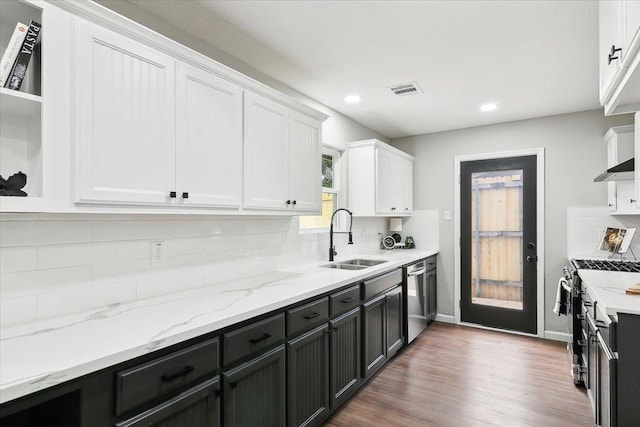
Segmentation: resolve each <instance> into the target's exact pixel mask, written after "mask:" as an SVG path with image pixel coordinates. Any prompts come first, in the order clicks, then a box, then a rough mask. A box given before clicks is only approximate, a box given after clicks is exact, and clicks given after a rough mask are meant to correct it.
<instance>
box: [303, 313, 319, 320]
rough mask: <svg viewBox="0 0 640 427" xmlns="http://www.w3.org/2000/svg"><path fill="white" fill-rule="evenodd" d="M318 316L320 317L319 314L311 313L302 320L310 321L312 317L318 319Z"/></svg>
mask: <svg viewBox="0 0 640 427" xmlns="http://www.w3.org/2000/svg"><path fill="white" fill-rule="evenodd" d="M318 316H320V313H311V314H308V315H306V316H304V318H305V319H307V320H311V319H313V318H314V317H318Z"/></svg>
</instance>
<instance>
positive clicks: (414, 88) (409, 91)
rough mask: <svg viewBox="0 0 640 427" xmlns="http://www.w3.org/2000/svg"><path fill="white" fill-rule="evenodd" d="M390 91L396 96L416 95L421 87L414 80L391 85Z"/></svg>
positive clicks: (420, 91)
mask: <svg viewBox="0 0 640 427" xmlns="http://www.w3.org/2000/svg"><path fill="white" fill-rule="evenodd" d="M389 89H391V92H393V93H394V95H397V96H407V95H416V94H418V93H422V89H420V86H418V83H416V82H409V83H402V84H399V85H394V86H391V87H390V88H389Z"/></svg>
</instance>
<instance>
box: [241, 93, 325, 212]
mask: <svg viewBox="0 0 640 427" xmlns="http://www.w3.org/2000/svg"><path fill="white" fill-rule="evenodd" d="M244 111H245V123H244V130H245V135H244V206H245V207H246V208H256V209H278V210H279V209H282V210H285V209H287V208H288V207H289V206H290V204H289V205H287V203H286V201H287V200H288V193H289V178H288V174H289V161H288V157H287V156H288V155H289V153H288V131H289V126H288V110H287V108H285V107H284V106H283V105H281V104H278V103H276V102H274V101H271V100H269V99H267V98H265V97H263V96H260V95H258V94H255V93H251V92H245V105H244ZM318 158H319V157H318ZM317 162H319V160H318V159H316V163H317Z"/></svg>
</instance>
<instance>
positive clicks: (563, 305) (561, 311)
mask: <svg viewBox="0 0 640 427" xmlns="http://www.w3.org/2000/svg"><path fill="white" fill-rule="evenodd" d="M568 286H569V285H568V284H567V279H565V278H564V277H561V278H560V280H558V291H557V292H556V305H555V306H554V307H553V312H554V313H555V314H557V315H558V316H560V315H565V316H566V315H567V293H566V292H564V291H563V289H562V288H568Z"/></svg>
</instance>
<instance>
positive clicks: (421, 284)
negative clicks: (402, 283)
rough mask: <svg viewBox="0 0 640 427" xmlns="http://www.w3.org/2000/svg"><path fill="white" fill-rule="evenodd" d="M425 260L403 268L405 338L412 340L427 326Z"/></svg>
mask: <svg viewBox="0 0 640 427" xmlns="http://www.w3.org/2000/svg"><path fill="white" fill-rule="evenodd" d="M426 270H427V269H426V266H425V261H424V260H422V261H420V262H417V263H415V264H412V265H409V266H408V267H406V269H405V274H406V279H407V280H406V282H407V340H408V342H411V341H413V340H414V339H415V338H416V337H417V336H418V335H419V334H420V332H422V331H423V330H424V328H426V327H427V322H428V319H427V312H428V307H427V296H428V294H427V280H426V274H425V273H426Z"/></svg>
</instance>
